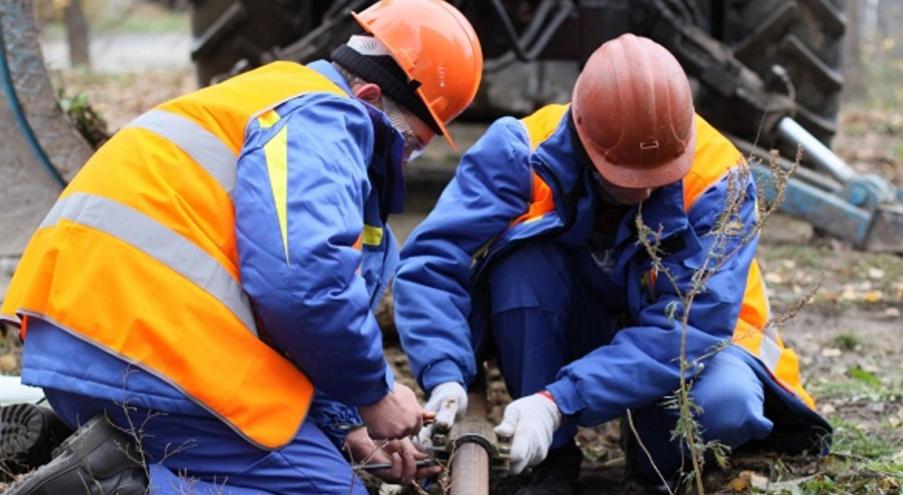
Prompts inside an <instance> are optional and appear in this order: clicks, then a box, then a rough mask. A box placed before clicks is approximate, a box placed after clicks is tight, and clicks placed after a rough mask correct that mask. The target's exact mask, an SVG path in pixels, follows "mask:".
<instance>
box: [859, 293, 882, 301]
mask: <svg viewBox="0 0 903 495" xmlns="http://www.w3.org/2000/svg"><path fill="white" fill-rule="evenodd" d="M863 299H865V301H866V302H869V303H876V302H878V301H880V300H881V292H880V291H877V290H872V291H869V292H866V293H865V296H863Z"/></svg>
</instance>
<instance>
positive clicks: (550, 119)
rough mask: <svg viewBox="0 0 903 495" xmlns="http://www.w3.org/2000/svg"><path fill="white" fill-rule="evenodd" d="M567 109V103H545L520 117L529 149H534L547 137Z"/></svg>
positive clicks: (556, 126) (555, 127) (553, 130)
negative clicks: (528, 140)
mask: <svg viewBox="0 0 903 495" xmlns="http://www.w3.org/2000/svg"><path fill="white" fill-rule="evenodd" d="M567 111H568V105H567V104H552V105H546V106H544V107H542V108H540V109H539V110H537V111H535V112H533V113H532V114H531V115H528V116H526V117H524V118H523V119H521V122H523V124H524V127H525V128H526V129H527V136H528V137H529V138H530V151H536V148H538V147H539V145H540V144H542V142H543V141H545V140H546V139H549V136H551V135H552V133H554V132H555V129H557V128H558V124H559V123H561V118H562V117H564V114H565V113H566V112H567Z"/></svg>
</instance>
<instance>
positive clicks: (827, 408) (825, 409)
mask: <svg viewBox="0 0 903 495" xmlns="http://www.w3.org/2000/svg"><path fill="white" fill-rule="evenodd" d="M819 410H821V413H822V414H825V415H828V414H834V413H835V412H837V408H835V407H834V406H833V405H832V404H825V405H823V406H821V407H820V408H819Z"/></svg>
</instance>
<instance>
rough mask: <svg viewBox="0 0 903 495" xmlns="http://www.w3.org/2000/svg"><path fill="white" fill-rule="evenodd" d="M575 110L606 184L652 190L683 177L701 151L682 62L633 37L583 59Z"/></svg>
mask: <svg viewBox="0 0 903 495" xmlns="http://www.w3.org/2000/svg"><path fill="white" fill-rule="evenodd" d="M571 112H572V116H573V119H574V124H575V127H576V128H577V134H578V136H579V137H580V142H581V143H582V144H583V147H584V148H586V152H587V154H588V155H589V158H590V160H592V162H593V165H595V167H596V169H597V170H598V171H599V173H600V174H602V177H604V178H605V180H607V181H609V182H611V183H612V184H614V185H616V186H620V187H626V188H653V187H659V186H663V185H665V184H670V183H672V182H675V181H677V180H679V179H682V178H683V177H684V176H685V175H686V174H687V172H689V171H690V166H691V165H692V163H693V154H694V152H695V148H696V144H695V143H696V126H695V124H694V111H693V94H692V92H691V91H690V82H689V81H688V80H687V75H686V74H685V73H684V71H683V68H681V66H680V63H678V62H677V59H675V58H674V56H673V55H671V53H670V52H668V50H667V49H665V47H663V46H661V45H659V44H658V43H656V42H654V41H652V40H650V39H648V38H642V37H639V36H634V35H632V34H624V35H621V36H620V37H618V38H616V39H613V40H610V41H607V42H605V43H604V44H603V45H602V46H600V47H599V48H598V49H597V50H596V51H595V52H593V54H592V55H591V56H590V57H589V59H588V60H587V61H586V65H585V66H584V67H583V71H582V72H581V73H580V76H579V77H578V78H577V83H576V85H575V86H574V95H573V99H572V102H571Z"/></svg>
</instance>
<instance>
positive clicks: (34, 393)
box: [0, 375, 44, 406]
mask: <svg viewBox="0 0 903 495" xmlns="http://www.w3.org/2000/svg"><path fill="white" fill-rule="evenodd" d="M43 398H44V391H43V390H41V389H39V388H37V387H29V386H28V385H22V379H21V378H20V377H18V376H14V375H0V406H8V405H10V404H18V403H22V402H30V403H32V404H34V403H36V402H38V401H39V400H41V399H43Z"/></svg>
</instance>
